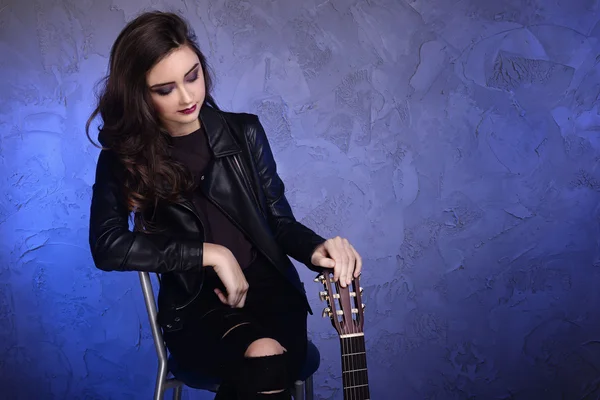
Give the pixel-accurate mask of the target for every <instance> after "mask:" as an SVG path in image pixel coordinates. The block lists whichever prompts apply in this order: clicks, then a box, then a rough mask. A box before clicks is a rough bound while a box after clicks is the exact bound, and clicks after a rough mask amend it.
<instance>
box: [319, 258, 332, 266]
mask: <svg viewBox="0 0 600 400" xmlns="http://www.w3.org/2000/svg"><path fill="white" fill-rule="evenodd" d="M317 265H318V266H319V267H323V268H334V267H335V261H334V260H333V259H331V258H329V257H321V259H320V260H319V262H318V263H317Z"/></svg>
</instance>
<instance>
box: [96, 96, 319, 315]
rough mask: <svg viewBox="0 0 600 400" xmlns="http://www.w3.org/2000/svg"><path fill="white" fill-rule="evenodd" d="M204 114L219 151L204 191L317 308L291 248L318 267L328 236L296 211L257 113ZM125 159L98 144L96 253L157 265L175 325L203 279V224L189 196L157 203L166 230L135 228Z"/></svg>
mask: <svg viewBox="0 0 600 400" xmlns="http://www.w3.org/2000/svg"><path fill="white" fill-rule="evenodd" d="M200 120H201V123H202V124H203V126H204V128H205V131H206V133H207V136H208V141H209V145H210V148H211V150H212V152H213V155H214V159H213V162H212V163H211V164H210V165H209V167H208V168H207V171H206V172H205V174H204V176H205V178H204V180H203V181H202V184H201V189H202V191H203V192H204V194H205V195H206V196H207V197H208V199H209V200H211V201H212V202H214V203H215V204H216V205H217V206H218V207H219V208H221V210H222V211H223V212H224V213H225V214H226V215H228V216H229V217H230V218H231V219H232V220H233V221H234V222H235V224H236V225H237V226H238V227H239V228H240V229H241V230H242V231H243V232H244V233H245V234H246V235H247V236H248V237H249V238H250V240H251V242H252V243H253V244H254V246H255V247H256V249H257V250H258V251H260V252H261V253H262V254H263V255H264V256H265V257H266V258H267V259H269V260H270V261H271V262H272V263H273V264H274V265H275V266H276V267H277V269H278V270H279V272H280V273H281V274H282V275H283V276H285V277H286V278H287V279H288V280H289V282H290V283H291V284H292V287H294V288H295V289H296V291H297V292H298V293H299V294H300V295H301V296H302V297H303V298H304V300H305V303H306V306H307V310H308V311H309V312H311V310H310V306H309V304H308V301H307V300H306V294H305V290H304V285H303V284H302V282H301V281H300V278H299V276H298V272H297V271H296V268H295V267H294V265H293V264H292V262H291V261H290V259H289V258H288V257H287V256H288V255H289V256H291V257H293V258H295V259H296V260H298V261H299V262H301V263H303V264H305V265H307V266H308V267H309V268H310V269H312V270H313V271H316V272H318V271H319V268H317V267H315V266H314V265H312V263H311V262H310V257H311V255H312V252H313V251H314V249H315V248H316V247H317V246H318V245H319V244H321V243H323V242H324V241H325V239H324V238H322V237H321V236H319V235H317V234H316V233H314V232H313V231H312V230H310V229H309V228H307V227H306V226H304V225H302V224H301V223H299V222H298V221H296V219H295V218H294V215H293V213H292V210H291V208H290V205H289V203H288V201H287V199H286V197H285V195H284V184H283V182H282V181H281V179H280V178H279V176H278V174H277V168H276V164H275V160H274V158H273V154H272V152H271V148H270V146H269V143H268V141H267V137H266V135H265V131H264V129H263V127H262V125H261V124H260V122H259V120H258V117H257V116H255V115H252V114H237V113H226V112H222V111H218V110H215V109H213V108H210V107H209V106H204V107H202V109H201V112H200ZM100 139H101V138H100ZM100 142H101V143H102V140H100ZM120 165H121V164H120V163H119V161H118V159H117V158H116V157H115V155H114V154H113V153H112V152H111V151H110V150H102V151H101V152H100V156H99V158H98V164H97V169H96V181H95V184H94V186H93V195H92V204H91V213H90V232H89V235H90V236H89V240H90V248H91V252H92V257H93V259H94V263H95V265H96V267H98V268H99V269H101V270H104V271H148V272H156V273H159V274H160V276H161V287H160V294H159V299H158V301H159V310H160V314H159V315H162V318H159V320H161V325H163V326H165V325H173V324H172V322H173V319H176V318H181V315H178V314H177V313H178V312H179V311H181V310H185V308H186V306H187V305H189V304H190V303H191V302H192V301H193V300H194V299H195V298H196V296H197V294H198V293H199V291H200V290H201V287H202V281H203V276H204V271H205V269H204V268H203V267H202V243H203V240H204V234H203V227H202V224H201V222H200V219H199V218H198V216H197V214H196V211H195V209H194V206H193V204H192V201H191V199H187V200H186V201H184V202H183V203H178V204H176V203H163V204H160V203H159V204H158V205H157V207H156V208H155V209H153V210H151V212H152V216H153V221H154V222H156V223H157V224H158V226H160V227H161V228H162V230H161V232H160V233H154V234H148V233H141V232H132V231H130V229H129V225H128V218H129V212H128V210H127V207H126V204H125V203H124V201H123V196H122V190H121V187H120V184H119V182H120V179H119V174H120V173H121V171H122V169H121V167H120ZM291 295H293V293H291ZM311 313H312V312H311Z"/></svg>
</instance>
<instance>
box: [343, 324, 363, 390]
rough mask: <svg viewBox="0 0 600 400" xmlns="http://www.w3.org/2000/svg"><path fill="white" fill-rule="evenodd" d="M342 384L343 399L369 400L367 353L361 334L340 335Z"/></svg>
mask: <svg viewBox="0 0 600 400" xmlns="http://www.w3.org/2000/svg"><path fill="white" fill-rule="evenodd" d="M340 345H341V349H342V384H343V385H344V399H347V400H349V399H351V400H369V399H370V395H369V375H368V374H367V353H366V350H365V337H364V335H363V334H354V335H342V336H341V337H340Z"/></svg>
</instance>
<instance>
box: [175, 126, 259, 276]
mask: <svg viewBox="0 0 600 400" xmlns="http://www.w3.org/2000/svg"><path fill="white" fill-rule="evenodd" d="M172 143H173V147H172V148H171V157H172V158H173V159H174V160H176V161H178V162H180V163H181V164H183V165H185V166H186V167H187V168H188V169H189V170H190V171H191V173H192V175H193V176H194V181H195V184H196V189H195V190H194V193H193V198H192V201H193V203H194V206H195V208H196V211H197V212H198V214H199V215H198V216H199V217H200V219H201V220H202V225H203V226H204V231H205V234H206V238H205V242H208V243H215V244H219V245H221V246H225V247H227V248H228V249H229V250H231V252H232V253H233V255H234V256H235V258H236V259H237V261H238V263H239V264H240V267H241V268H242V269H243V268H246V267H248V266H249V265H250V263H251V262H252V260H253V259H254V257H255V255H256V253H255V249H254V248H253V246H252V243H250V241H249V240H248V238H246V236H245V235H244V234H243V233H242V232H241V231H240V230H239V229H238V228H237V227H236V226H235V225H234V224H233V223H232V222H231V220H229V218H227V216H225V214H223V212H221V210H219V209H218V208H217V207H216V206H215V205H214V204H213V203H212V202H210V200H208V199H207V198H206V196H205V195H204V193H202V190H200V188H199V186H200V182H201V181H202V180H203V179H204V171H205V170H206V167H208V165H209V164H210V163H211V161H212V154H211V152H210V148H209V145H208V140H207V138H206V133H205V131H204V129H203V127H200V129H198V130H196V131H194V132H192V133H190V134H189V135H185V136H175V137H172Z"/></svg>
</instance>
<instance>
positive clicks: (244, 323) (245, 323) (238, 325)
mask: <svg viewBox="0 0 600 400" xmlns="http://www.w3.org/2000/svg"><path fill="white" fill-rule="evenodd" d="M249 323H250V322H242V323H241V324H237V325H235V326H233V327H231V328H229V330H228V331H227V332H225V333H224V334H223V336H221V339H224V338H225V336H227V335H228V334H229V332H231V331H232V330H234V329H235V328H239V327H240V326H242V325H248V324H249Z"/></svg>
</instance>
